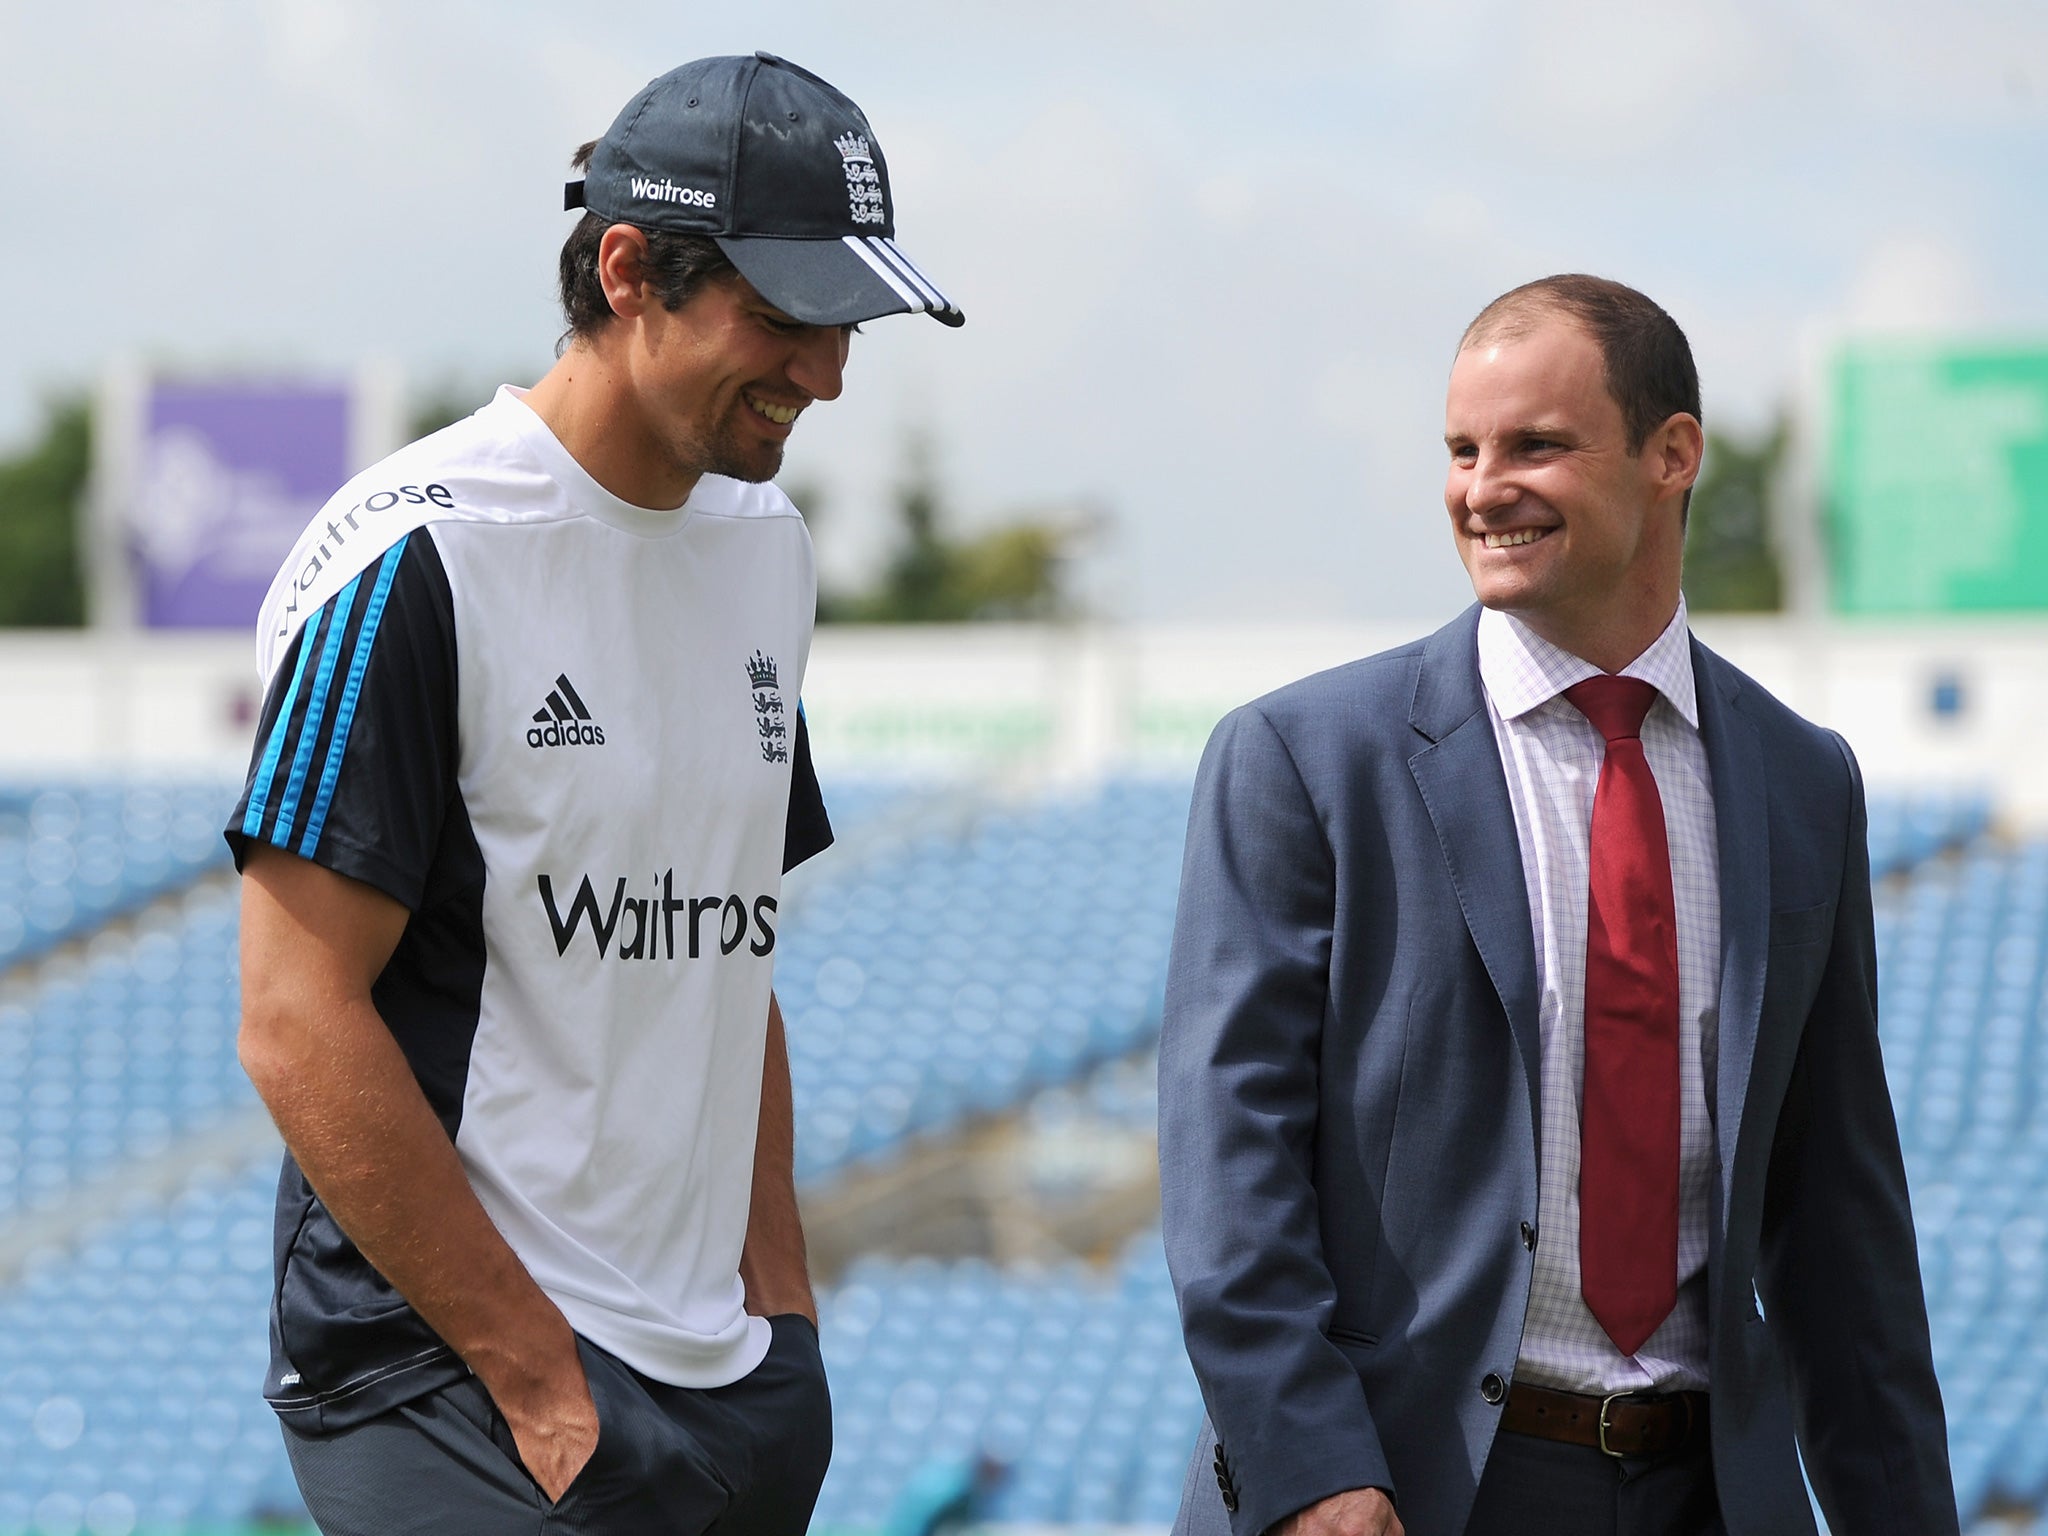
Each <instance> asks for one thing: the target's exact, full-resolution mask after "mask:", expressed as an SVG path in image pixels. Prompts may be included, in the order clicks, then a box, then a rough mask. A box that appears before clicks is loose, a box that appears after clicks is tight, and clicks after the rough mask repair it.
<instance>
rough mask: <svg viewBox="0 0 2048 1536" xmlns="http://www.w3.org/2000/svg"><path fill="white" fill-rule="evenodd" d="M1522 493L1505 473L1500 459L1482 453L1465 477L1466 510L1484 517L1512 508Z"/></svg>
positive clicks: (1475, 459)
mask: <svg viewBox="0 0 2048 1536" xmlns="http://www.w3.org/2000/svg"><path fill="white" fill-rule="evenodd" d="M1519 494H1520V492H1519V491H1518V490H1517V488H1516V486H1515V484H1514V480H1513V478H1512V477H1511V476H1509V475H1508V474H1506V473H1505V472H1504V466H1503V465H1502V464H1501V463H1500V461H1499V459H1497V458H1495V457H1493V456H1491V455H1488V454H1485V453H1481V454H1479V455H1478V456H1477V457H1476V458H1474V460H1473V462H1472V469H1471V472H1470V473H1469V474H1467V475H1466V477H1465V509H1466V510H1467V511H1468V512H1475V513H1478V514H1480V515H1481V516H1484V515H1485V514H1486V513H1488V512H1498V511H1500V510H1501V509H1502V508H1503V507H1507V506H1512V505H1513V504H1514V501H1515V498H1516V496H1517V495H1519Z"/></svg>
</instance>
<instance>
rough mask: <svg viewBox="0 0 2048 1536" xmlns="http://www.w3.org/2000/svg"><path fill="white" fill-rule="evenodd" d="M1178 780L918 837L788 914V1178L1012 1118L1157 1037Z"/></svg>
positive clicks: (1135, 783)
mask: <svg viewBox="0 0 2048 1536" xmlns="http://www.w3.org/2000/svg"><path fill="white" fill-rule="evenodd" d="M1186 823H1187V787H1186V785H1185V783H1173V782H1166V783H1159V782H1150V781H1143V780H1123V781H1117V782H1113V783H1111V784H1110V785H1108V786H1107V787H1105V788H1103V789H1100V790H1097V791H1094V792H1091V793H1089V794H1086V795H1079V796H1073V797H1061V798H1056V799H1052V800H1049V801H1044V802H1040V803H1037V804H1034V805H1031V806H1027V807H1022V808H1019V809H1016V810H1008V811H1001V812H997V813H994V814H991V815H988V816H986V817H984V818H983V819H982V820H981V821H980V822H979V823H978V824H977V825H976V826H974V827H973V829H972V830H971V831H970V832H968V833H967V834H966V835H965V836H964V837H962V836H957V835H953V834H944V833H940V834H931V835H926V836H922V837H913V838H911V839H910V840H908V841H907V842H906V844H905V845H904V846H903V847H902V848H901V849H900V850H899V851H898V852H897V853H896V854H895V855H894V856H892V857H888V858H883V859H878V860H876V861H874V862H872V863H869V864H867V865H865V866H864V867H862V868H860V869H859V870H858V871H856V872H855V873H854V874H853V875H852V876H851V877H850V878H848V879H846V880H843V881H837V882H835V881H832V880H831V879H830V878H829V876H828V877H827V878H826V880H825V883H823V884H821V885H819V886H817V887H815V888H813V889H812V890H810V891H809V892H808V893H807V894H806V896H805V898H804V901H803V903H802V905H801V906H799V907H797V908H794V909H793V910H792V913H791V917H790V921H789V922H788V924H787V931H786V933H785V935H784V947H783V951H782V953H781V954H780V955H779V956H778V959H777V964H776V973H775V984H776V990H777V992H778V993H779V994H780V996H781V999H782V1005H783V1012H784V1014H785V1015H786V1016H787V1018H788V1019H789V1040H790V1074H791V1079H792V1084H793V1087H794V1089H795V1094H796V1107H797V1119H798V1124H799V1125H800V1126H801V1127H802V1132H801V1134H800V1135H799V1137H798V1143H797V1159H798V1176H799V1178H801V1179H803V1180H805V1181H806V1182H808V1181H811V1180H815V1179H817V1178H819V1177H821V1176H824V1175H826V1174H829V1173H832V1172H835V1171H837V1170H839V1169H841V1168H843V1167H845V1166H846V1165H848V1164H849V1163H852V1162H855V1161H858V1160H860V1159H864V1158H865V1159H872V1158H874V1157H877V1156H882V1155H886V1154H888V1153H889V1152H890V1151H892V1150H893V1149H894V1148H895V1147H896V1146H898V1145H899V1144H900V1143H901V1142H902V1141H904V1140H905V1139H906V1138H908V1137H913V1136H929V1135H933V1134H936V1133H939V1132H941V1131H943V1130H946V1129H948V1128H950V1127H952V1126H955V1125H957V1124H959V1123H960V1122H961V1121H963V1120H965V1119H967V1118H968V1117H970V1116H972V1115H975V1114H978V1113H987V1112H990V1111H993V1110H998V1109H1003V1108H1008V1107H1010V1106H1014V1105H1016V1104H1018V1103H1020V1102H1022V1101H1023V1100H1024V1099H1025V1098H1026V1097H1028V1096H1029V1095H1030V1094H1031V1093H1032V1092H1033V1091H1035V1090H1037V1089H1039V1088H1042V1087H1045V1086H1048V1085H1051V1084H1055V1083H1062V1082H1066V1081H1069V1080H1070V1079H1072V1078H1075V1077H1077V1076H1078V1075H1080V1074H1081V1073H1082V1072H1084V1071H1086V1070H1087V1069H1088V1068H1089V1067H1090V1066H1092V1065H1094V1064H1095V1063H1097V1062H1100V1061H1104V1060H1108V1059H1110V1058H1112V1057H1116V1056H1122V1055H1125V1054H1127V1053H1129V1052H1130V1051H1132V1050H1134V1049H1137V1048H1139V1047H1141V1046H1143V1045H1144V1044H1145V1043H1146V1041H1148V1040H1149V1039H1151V1038H1152V1037H1153V1036H1154V1035H1156V1034H1157V1032H1158V1027H1159V998H1160V990H1161V985H1162V979H1163V977H1164V974H1165V965H1166V948H1167V940H1168V937H1169V935H1170V933H1171V931H1172V924H1173V904H1174V896H1175V892H1176V888H1177V882H1178V879H1179V874H1180V846H1181V839H1182V835H1183V832H1184V830H1185V827H1186Z"/></svg>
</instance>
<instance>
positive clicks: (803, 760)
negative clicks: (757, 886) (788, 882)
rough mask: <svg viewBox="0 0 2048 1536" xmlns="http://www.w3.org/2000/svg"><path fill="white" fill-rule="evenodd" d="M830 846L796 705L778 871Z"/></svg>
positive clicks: (806, 734)
mask: <svg viewBox="0 0 2048 1536" xmlns="http://www.w3.org/2000/svg"><path fill="white" fill-rule="evenodd" d="M831 846H832V823H831V820H830V819H829V818H828V817H827V816H826V815H825V797H824V796H823V795H822V794H820V793H819V792H818V770H817V769H815V768H813V767H812V766H811V733H810V731H809V730H808V729H807V728H806V727H805V725H804V707H803V705H802V703H798V705H797V707H796V747H795V749H794V750H793V751H792V752H791V753H790V754H789V820H788V822H787V823H786V824H785V826H784V828H783V833H782V872H783V873H784V874H785V875H786V874H788V873H789V872H790V871H791V870H792V869H795V868H796V867H797V865H799V864H801V863H803V861H804V860H805V859H808V858H811V857H813V856H814V855H817V854H820V853H823V852H824V851H825V850H826V849H827V848H830V847H831Z"/></svg>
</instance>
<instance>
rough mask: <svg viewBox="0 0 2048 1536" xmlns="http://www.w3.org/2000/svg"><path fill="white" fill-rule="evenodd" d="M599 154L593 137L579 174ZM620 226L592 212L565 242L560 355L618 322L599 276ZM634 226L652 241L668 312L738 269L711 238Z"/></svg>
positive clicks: (649, 263) (653, 268)
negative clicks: (607, 238) (600, 258)
mask: <svg viewBox="0 0 2048 1536" xmlns="http://www.w3.org/2000/svg"><path fill="white" fill-rule="evenodd" d="M596 151H597V140H595V139H592V140H591V141H590V142H589V143H588V144H585V145H584V146H583V147H582V148H581V149H579V150H577V151H576V153H575V154H574V155H573V156H571V157H570V161H569V163H570V164H571V165H572V166H574V167H575V168H576V169H577V170H579V171H583V170H588V169H589V168H590V157H591V155H593V154H594V153H596ZM617 222H619V221H618V220H616V219H607V218H606V217H604V215H602V214H597V213H586V214H584V215H583V217H582V218H581V219H579V220H577V221H576V227H575V228H574V229H572V230H570V231H569V238H568V239H567V240H565V241H563V242H562V255H561V260H560V263H559V266H560V274H561V279H560V280H561V290H562V318H563V319H565V320H567V321H568V322H569V329H568V330H567V331H566V332H564V333H563V336H562V340H561V342H560V343H559V344H558V345H557V347H556V350H557V351H560V350H561V347H562V346H566V345H567V344H568V343H569V342H570V341H572V340H574V341H588V340H589V339H590V338H591V337H593V336H595V335H596V334H597V333H598V332H599V331H601V330H603V329H604V328H605V327H606V326H608V325H610V324H611V323H612V320H613V319H614V318H615V317H614V316H613V314H612V306H611V301H610V300H609V299H607V298H606V297H605V296H604V281H603V279H602V278H601V277H600V276H599V275H598V270H597V251H598V246H599V245H600V244H601V243H602V242H603V240H604V232H605V231H606V230H608V229H610V228H611V227H612V225H613V224H615V223H617ZM633 228H635V229H638V230H640V233H641V234H643V235H645V236H646V237H647V258H646V260H645V261H644V262H643V263H642V267H641V269H642V270H643V271H644V272H645V273H646V274H647V278H648V281H649V282H651V283H652V284H653V285H654V295H655V297H656V298H658V299H660V300H661V305H662V308H664V309H668V310H677V309H681V308H682V307H683V305H684V304H685V303H687V302H688V300H689V298H690V295H691V294H693V293H695V292H696V291H697V290H698V289H699V288H701V287H703V286H704V284H706V283H708V282H714V281H716V280H718V279H720V278H723V277H725V276H727V275H728V274H730V273H732V272H735V271H737V270H738V269H737V268H736V267H734V266H733V264H732V261H731V259H730V258H728V257H727V256H726V254H725V252H724V251H722V250H720V249H719V248H718V242H717V241H716V240H713V239H712V238H711V237H710V236H709V235H682V234H677V233H676V232H675V231H673V230H666V229H644V228H641V226H640V225H638V224H635V225H634V226H633Z"/></svg>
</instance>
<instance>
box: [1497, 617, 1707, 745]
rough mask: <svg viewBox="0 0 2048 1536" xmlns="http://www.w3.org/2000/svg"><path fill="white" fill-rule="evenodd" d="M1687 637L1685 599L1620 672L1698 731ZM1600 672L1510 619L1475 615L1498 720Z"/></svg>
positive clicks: (1535, 705) (1514, 715)
mask: <svg viewBox="0 0 2048 1536" xmlns="http://www.w3.org/2000/svg"><path fill="white" fill-rule="evenodd" d="M1690 639H1691V631H1690V630H1689V629H1688V628H1687V626H1686V618H1685V598H1684V597H1683V596H1681V597H1680V598H1679V599H1678V611H1677V612H1676V613H1674V614H1672V615H1671V622H1670V623H1669V624H1667V625H1665V626H1664V633H1662V634H1661V635H1659V636H1658V637H1657V638H1656V639H1655V640H1653V641H1651V642H1650V647H1649V649H1648V650H1646V651H1644V652H1643V654H1642V655H1640V656H1638V657H1637V658H1636V659H1635V660H1634V661H1632V662H1630V663H1629V664H1628V665H1627V666H1625V667H1623V668H1622V669H1621V675H1622V676H1623V677H1639V678H1641V679H1642V680H1643V681H1644V682H1646V683H1648V684H1649V685H1650V686H1651V687H1653V688H1655V689H1656V690H1657V692H1658V693H1660V694H1662V695H1663V696H1664V700H1665V702H1666V703H1668V704H1669V705H1670V706H1671V707H1672V708H1673V709H1675V710H1677V711H1678V713H1679V714H1680V716H1682V717H1683V718H1684V720H1685V723H1686V724H1687V725H1689V726H1691V727H1692V728H1693V729H1694V730H1698V729H1699V728H1700V709H1699V695H1698V693H1697V692H1696V691H1695V688H1694V683H1693V675H1692V646H1691V644H1690ZM1599 675H1600V668H1598V667H1596V666H1594V665H1593V663H1591V662H1590V661H1586V660H1584V659H1582V658H1581V657H1578V656H1574V655H1573V654H1572V653H1571V652H1570V651H1566V650H1561V649H1560V648H1558V647H1557V646H1554V645H1552V644H1551V643H1550V642H1549V641H1548V640H1545V639H1544V638H1543V637H1542V636H1541V635H1539V634H1537V633H1536V632H1535V631H1534V630H1532V629H1530V628H1529V626H1528V625H1526V624H1524V623H1523V622H1522V621H1521V620H1520V619H1518V618H1516V617H1515V616H1514V615H1513V614H1511V613H1502V612H1499V611H1497V610H1495V609H1492V608H1488V609H1485V610H1483V611H1482V612H1481V613H1480V615H1479V680H1480V682H1482V683H1483V684H1485V686H1486V696H1487V697H1488V698H1489V699H1491V700H1492V701H1493V707H1494V708H1495V709H1497V710H1498V711H1500V716H1501V718H1502V719H1503V720H1514V719H1518V718H1519V717H1521V716H1523V715H1526V714H1528V713H1529V711H1530V710H1532V709H1536V708H1538V707H1540V706H1542V705H1544V704H1547V703H1549V702H1550V701H1551V700H1552V699H1554V698H1556V697H1557V696H1558V695H1559V694H1561V693H1563V692H1564V691H1565V689H1567V688H1569V687H1571V686H1572V684H1574V683H1579V682H1584V681H1585V680H1586V679H1587V678H1589V677H1598V676H1599Z"/></svg>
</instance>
